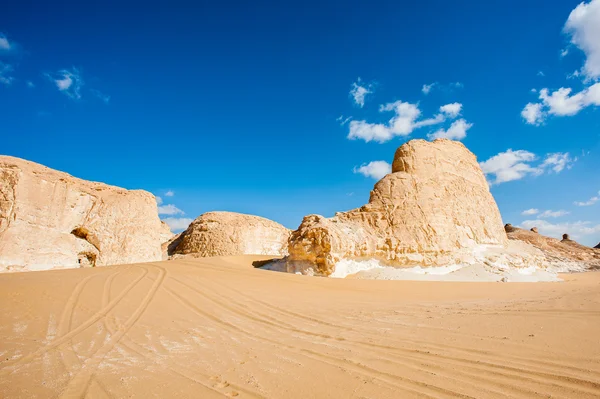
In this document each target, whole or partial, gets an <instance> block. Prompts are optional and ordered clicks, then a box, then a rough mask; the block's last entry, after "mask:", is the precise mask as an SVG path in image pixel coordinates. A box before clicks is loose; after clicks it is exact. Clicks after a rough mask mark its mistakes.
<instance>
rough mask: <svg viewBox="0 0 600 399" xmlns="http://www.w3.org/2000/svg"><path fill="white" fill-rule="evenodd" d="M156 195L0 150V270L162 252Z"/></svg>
mask: <svg viewBox="0 0 600 399" xmlns="http://www.w3.org/2000/svg"><path fill="white" fill-rule="evenodd" d="M161 235H164V229H163V228H161V222H160V220H159V219H158V213H157V207H156V200H155V198H154V196H153V195H152V194H150V193H148V192H146V191H141V190H134V191H129V190H125V189H122V188H118V187H113V186H108V185H106V184H102V183H95V182H89V181H85V180H81V179H77V178H75V177H73V176H71V175H68V174H66V173H63V172H59V171H55V170H52V169H49V168H46V167H44V166H42V165H39V164H36V163H33V162H29V161H25V160H22V159H19V158H13V157H7V156H0V271H7V270H15V271H18V270H23V271H27V270H45V269H51V268H73V267H81V266H104V265H113V264H122V263H134V262H147V261H156V260H160V259H161V249H160V244H161V240H162V239H163V237H161Z"/></svg>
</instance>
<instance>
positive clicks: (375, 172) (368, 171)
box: [354, 161, 392, 180]
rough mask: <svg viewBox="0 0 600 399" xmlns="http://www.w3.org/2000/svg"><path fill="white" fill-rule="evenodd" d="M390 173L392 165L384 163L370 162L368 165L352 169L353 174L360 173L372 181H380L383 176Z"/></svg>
mask: <svg viewBox="0 0 600 399" xmlns="http://www.w3.org/2000/svg"><path fill="white" fill-rule="evenodd" d="M391 172H392V165H390V164H389V163H387V162H385V161H372V162H369V163H368V164H362V165H361V166H360V167H356V166H355V167H354V173H360V174H362V175H364V176H366V177H371V178H373V179H376V180H379V179H382V178H383V177H384V176H385V175H387V174H388V173H391Z"/></svg>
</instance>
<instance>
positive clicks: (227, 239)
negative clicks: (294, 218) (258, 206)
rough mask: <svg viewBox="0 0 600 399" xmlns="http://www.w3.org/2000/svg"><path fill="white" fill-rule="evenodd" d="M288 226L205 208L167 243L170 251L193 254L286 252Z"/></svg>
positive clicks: (204, 255) (279, 253) (278, 254)
mask: <svg viewBox="0 0 600 399" xmlns="http://www.w3.org/2000/svg"><path fill="white" fill-rule="evenodd" d="M289 236H290V230H288V229H287V228H285V227H284V226H282V225H280V224H279V223H276V222H273V221H272V220H269V219H265V218H262V217H259V216H253V215H244V214H241V213H234V212H207V213H205V214H203V215H201V216H199V217H198V218H197V219H196V220H194V221H193V222H192V223H191V224H190V226H189V227H188V228H187V229H186V230H185V231H184V232H183V233H181V235H179V236H178V237H175V239H174V240H172V241H171V242H170V243H169V255H173V256H174V257H178V256H179V255H191V256H194V257H207V256H232V255H275V256H282V255H286V254H287V241H288V238H289Z"/></svg>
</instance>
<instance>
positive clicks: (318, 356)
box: [167, 278, 473, 398]
mask: <svg viewBox="0 0 600 399" xmlns="http://www.w3.org/2000/svg"><path fill="white" fill-rule="evenodd" d="M172 280H175V281H177V282H179V284H181V285H183V286H185V287H187V288H188V289H189V290H192V291H193V292H195V293H197V294H199V295H200V296H202V297H205V298H206V299H208V300H209V301H211V302H213V303H215V304H216V305H217V306H219V307H222V308H224V309H227V308H226V307H223V306H222V303H220V302H219V301H217V300H215V299H213V298H210V297H208V296H206V295H205V294H204V293H203V292H201V291H200V290H198V289H196V288H194V287H191V286H188V284H187V283H184V282H182V281H180V280H178V279H174V278H172ZM167 292H169V293H170V294H171V295H172V296H173V297H175V299H177V300H178V301H179V302H180V303H182V304H183V305H184V306H186V307H188V308H189V309H190V310H192V311H193V312H194V313H197V314H199V315H201V316H205V317H208V318H209V319H211V320H213V321H216V322H217V323H220V324H222V325H223V326H224V327H225V328H227V329H229V330H232V329H233V330H234V331H237V332H240V333H242V334H243V335H246V336H248V337H250V338H251V339H254V340H257V341H261V342H263V343H266V344H268V345H270V346H274V347H275V348H276V349H281V348H286V349H287V350H289V351H291V352H293V353H296V354H297V355H300V356H303V357H306V358H309V359H312V360H315V361H319V362H322V363H325V364H328V365H330V366H332V367H334V368H341V369H344V370H346V371H348V372H350V371H351V372H354V373H356V374H359V375H362V376H366V377H370V378H372V379H375V380H378V381H380V382H383V383H385V384H387V385H388V386H391V387H393V388H395V389H401V390H405V391H407V392H411V393H413V394H416V395H418V396H421V397H431V398H435V397H437V395H439V394H440V393H441V394H444V395H447V396H451V397H458V398H473V397H472V396H469V395H465V394H461V393H459V392H456V391H452V390H449V389H445V388H442V387H438V386H435V385H430V384H427V383H424V382H422V381H418V380H413V379H410V378H405V377H402V376H398V375H394V374H390V373H387V372H384V371H380V370H376V369H373V368H371V367H369V366H366V365H364V364H361V363H359V362H355V361H353V360H350V359H340V358H338V357H335V356H332V355H327V354H323V353H319V352H316V351H312V350H309V349H305V348H299V347H296V346H293V345H289V344H286V343H283V342H280V341H276V340H270V339H267V338H264V337H262V336H260V335H257V334H253V333H251V332H249V331H247V330H245V329H243V328H241V327H239V326H235V325H234V324H231V323H229V322H226V321H224V320H221V319H219V318H218V317H216V316H214V315H212V314H209V313H207V312H205V311H203V310H201V309H200V308H199V307H197V306H196V305H194V304H193V303H191V302H189V300H187V299H186V298H185V297H184V296H182V295H181V294H179V293H178V292H176V291H174V290H170V289H167ZM229 311H231V310H229ZM251 320H253V319H251ZM254 321H256V320H254ZM428 392H429V393H428Z"/></svg>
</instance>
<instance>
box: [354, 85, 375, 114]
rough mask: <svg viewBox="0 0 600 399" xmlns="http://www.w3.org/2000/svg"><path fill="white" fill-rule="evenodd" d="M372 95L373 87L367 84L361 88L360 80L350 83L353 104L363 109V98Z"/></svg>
mask: <svg viewBox="0 0 600 399" xmlns="http://www.w3.org/2000/svg"><path fill="white" fill-rule="evenodd" d="M372 93H373V85H371V84H368V85H366V86H363V84H362V81H361V79H360V78H358V80H357V81H356V82H354V83H352V89H350V95H351V96H352V98H353V99H354V103H355V104H356V105H358V106H359V107H361V108H362V107H364V105H365V97H366V96H367V95H369V94H372Z"/></svg>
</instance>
